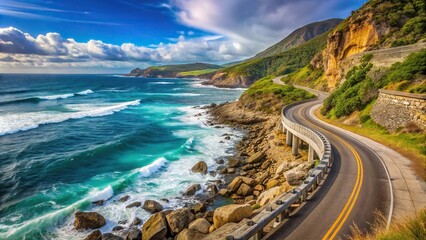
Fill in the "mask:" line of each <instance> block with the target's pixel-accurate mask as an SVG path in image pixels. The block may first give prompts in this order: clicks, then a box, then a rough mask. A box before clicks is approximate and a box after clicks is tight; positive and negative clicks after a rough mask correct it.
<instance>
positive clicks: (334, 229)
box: [299, 106, 364, 240]
mask: <svg viewBox="0 0 426 240" xmlns="http://www.w3.org/2000/svg"><path fill="white" fill-rule="evenodd" d="M306 108H307V106H306V107H303V108H301V109H300V110H299V116H300V117H302V118H303V120H305V121H306V122H307V123H308V124H310V125H312V126H316V127H318V128H321V129H322V130H323V131H325V132H327V133H328V134H330V135H333V136H334V137H335V138H336V139H337V140H338V141H340V142H341V143H342V144H343V145H345V146H346V147H347V148H348V149H349V150H350V151H351V152H352V154H353V155H354V157H355V161H356V164H357V176H356V181H355V185H354V187H353V189H352V192H351V195H350V196H349V199H348V201H347V202H346V204H345V207H344V208H343V210H342V211H341V212H340V214H339V216H338V217H337V218H336V220H335V221H334V223H333V225H332V226H331V227H330V228H329V229H328V231H327V233H326V234H325V235H324V237H323V238H322V239H323V240H328V239H334V238H335V237H336V235H337V233H338V232H339V231H340V229H341V228H342V226H343V224H344V223H345V221H346V220H347V218H348V217H349V214H350V213H351V212H352V209H353V208H354V206H355V202H356V200H357V199H358V196H359V193H360V191H361V187H362V182H363V179H364V168H363V165H362V161H361V157H360V156H359V154H358V153H357V152H356V151H355V149H354V148H353V147H352V146H351V145H350V144H349V143H348V142H347V141H345V140H343V139H342V138H341V137H339V136H337V135H336V134H334V133H332V132H330V131H328V130H326V129H324V128H322V127H320V126H317V125H314V124H312V123H311V122H309V121H308V120H307V119H306V118H305V117H304V116H303V115H302V114H301V113H302V110H304V109H306Z"/></svg>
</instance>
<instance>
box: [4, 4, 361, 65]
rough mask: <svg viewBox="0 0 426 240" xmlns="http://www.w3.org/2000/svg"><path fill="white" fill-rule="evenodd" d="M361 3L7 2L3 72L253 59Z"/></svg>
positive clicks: (339, 16)
mask: <svg viewBox="0 0 426 240" xmlns="http://www.w3.org/2000/svg"><path fill="white" fill-rule="evenodd" d="M364 2H365V1H361V0H349V1H342V0H322V1H318V0H297V1H294V0H139V1H137V0H60V1H58V0H26V1H17V0H0V73H126V72H129V71H130V70H131V69H133V68H135V67H139V68H146V67H148V66H152V65H164V64H179V63H190V62H208V63H215V64H223V63H227V62H233V61H239V60H242V59H246V58H249V57H251V56H253V55H255V54H256V53H258V52H260V51H262V50H264V49H266V48H267V47H269V46H271V45H272V44H274V43H276V42H278V41H280V40H281V39H283V38H284V37H285V36H287V35H288V34H290V33H291V32H292V31H294V30H295V29H297V28H299V27H301V26H303V25H306V24H309V23H312V22H315V21H321V20H325V19H329V18H346V17H347V16H349V15H350V13H351V11H353V10H356V9H358V8H359V7H360V6H361V5H362V4H363V3H364Z"/></svg>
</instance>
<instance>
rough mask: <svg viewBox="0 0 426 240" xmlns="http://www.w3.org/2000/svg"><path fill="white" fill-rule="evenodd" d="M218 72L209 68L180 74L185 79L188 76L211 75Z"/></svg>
mask: <svg viewBox="0 0 426 240" xmlns="http://www.w3.org/2000/svg"><path fill="white" fill-rule="evenodd" d="M217 70H218V69H211V68H209V69H203V70H194V71H186V72H180V73H179V74H180V75H181V76H184V77H186V76H199V75H201V74H206V73H211V72H214V71H217Z"/></svg>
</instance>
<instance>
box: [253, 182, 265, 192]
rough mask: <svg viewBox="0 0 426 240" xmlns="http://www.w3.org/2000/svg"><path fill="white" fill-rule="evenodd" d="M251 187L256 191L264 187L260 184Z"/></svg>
mask: <svg viewBox="0 0 426 240" xmlns="http://www.w3.org/2000/svg"><path fill="white" fill-rule="evenodd" d="M253 189H254V190H256V191H263V190H264V189H265V188H264V187H263V186H262V185H260V184H257V185H256V186H254V188H253Z"/></svg>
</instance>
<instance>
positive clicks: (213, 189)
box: [207, 184, 219, 195]
mask: <svg viewBox="0 0 426 240" xmlns="http://www.w3.org/2000/svg"><path fill="white" fill-rule="evenodd" d="M218 191H219V189H218V188H217V186H216V185H215V184H210V185H208V186H207V192H208V193H209V194H211V195H215V194H216V193H217V192H218Z"/></svg>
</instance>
